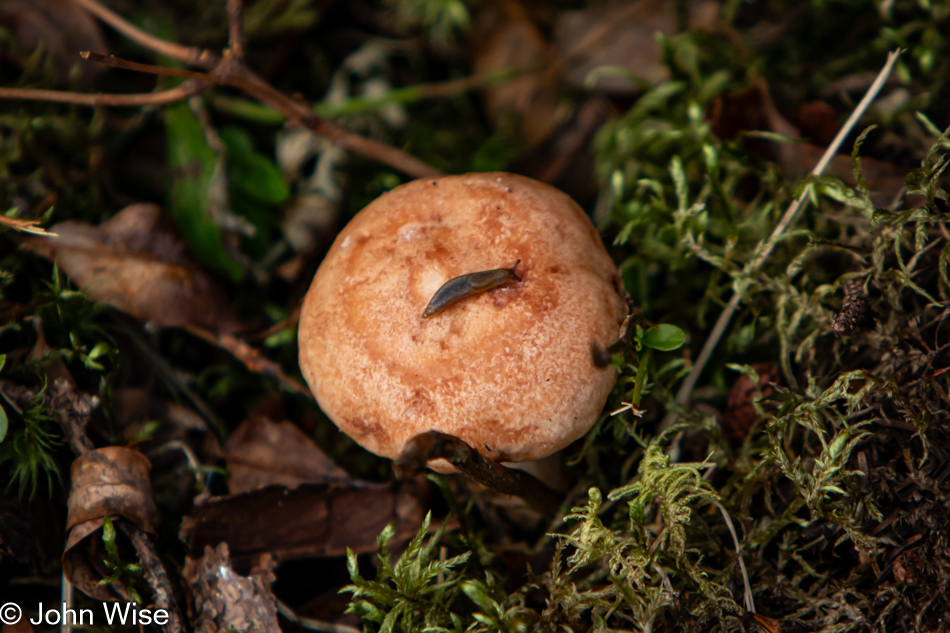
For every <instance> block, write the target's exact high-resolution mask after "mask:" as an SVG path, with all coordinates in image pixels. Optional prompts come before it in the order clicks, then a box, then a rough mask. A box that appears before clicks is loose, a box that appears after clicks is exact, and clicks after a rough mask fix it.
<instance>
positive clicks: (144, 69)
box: [79, 51, 210, 81]
mask: <svg viewBox="0 0 950 633" xmlns="http://www.w3.org/2000/svg"><path fill="white" fill-rule="evenodd" d="M79 56H80V57H82V58H83V59H86V60H89V61H91V62H98V63H100V64H103V65H105V66H111V67H112V68H122V69H123V70H132V71H135V72H138V73H148V74H150V75H165V76H167V77H185V78H186V79H199V80H201V81H210V77H209V76H208V74H207V73H201V72H196V71H194V70H185V69H184V68H169V67H168V66H155V65H153V64H140V63H138V62H132V61H129V60H127V59H122V58H121V57H116V56H115V55H102V54H100V53H93V52H92V51H80V52H79Z"/></svg>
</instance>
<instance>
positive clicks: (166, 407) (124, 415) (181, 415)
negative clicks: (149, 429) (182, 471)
mask: <svg viewBox="0 0 950 633" xmlns="http://www.w3.org/2000/svg"><path fill="white" fill-rule="evenodd" d="M112 406H113V409H114V410H115V426H116V427H117V428H118V429H120V430H122V432H123V436H124V438H125V440H126V441H127V442H132V441H134V440H135V438H136V436H137V435H138V432H139V431H140V430H141V429H142V427H143V426H144V424H145V423H147V422H148V421H150V420H162V421H164V422H168V423H169V424H168V425H163V430H164V427H165V426H168V427H171V428H170V429H169V431H170V432H169V433H168V435H169V436H170V437H169V439H181V438H184V437H185V436H186V434H187V433H188V432H189V431H197V432H200V433H205V432H207V431H208V424H207V423H206V422H205V421H204V418H202V417H201V416H200V415H198V414H197V413H195V412H194V411H192V410H191V409H189V408H188V407H185V406H183V405H180V404H178V403H177V402H172V401H170V400H163V399H161V398H156V397H154V396H153V395H152V394H150V393H149V392H148V391H147V390H146V389H141V388H137V387H126V388H123V389H114V390H113V391H112Z"/></svg>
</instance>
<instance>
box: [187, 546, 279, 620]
mask: <svg viewBox="0 0 950 633" xmlns="http://www.w3.org/2000/svg"><path fill="white" fill-rule="evenodd" d="M182 576H183V577H184V579H185V582H187V583H188V587H189V589H190V590H191V594H192V597H193V599H194V603H195V613H196V618H195V631H196V633H218V632H223V631H231V632H233V633H244V632H245V631H254V633H280V627H279V626H278V625H277V599H276V598H275V597H274V594H273V592H272V591H271V589H270V585H271V583H272V582H274V574H273V573H272V572H270V570H263V571H261V572H260V573H256V574H252V575H250V576H240V575H238V574H236V573H235V572H234V570H233V569H232V568H231V560H230V556H229V554H228V545H227V543H219V544H218V546H217V548H216V549H211V547H205V548H204V556H202V557H201V558H200V559H198V560H193V559H191V558H188V559H186V561H185V568H184V569H183V570H182Z"/></svg>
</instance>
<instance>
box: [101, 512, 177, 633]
mask: <svg viewBox="0 0 950 633" xmlns="http://www.w3.org/2000/svg"><path fill="white" fill-rule="evenodd" d="M116 525H117V526H118V527H119V529H121V530H122V531H123V532H125V535H126V536H128V537H129V540H130V541H132V545H133V546H134V547H135V552H136V553H137V554H138V557H139V562H140V563H142V573H143V575H144V576H145V580H146V582H148V586H149V587H151V589H152V595H153V597H154V598H155V606H156V607H157V608H158V609H164V610H165V612H166V613H168V623H167V624H165V626H164V629H165V631H167V632H168V633H181V632H182V631H184V628H183V627H182V617H181V612H180V611H179V610H178V604H177V603H176V602H175V596H174V592H173V591H172V584H171V581H169V580H168V574H166V573H165V567H164V566H163V565H162V559H161V558H159V557H158V553H157V552H156V551H155V546H154V545H152V542H151V541H150V540H149V539H148V535H146V534H145V532H143V531H142V530H140V529H139V528H138V527H137V526H135V525H133V524H131V523H129V522H127V521H116Z"/></svg>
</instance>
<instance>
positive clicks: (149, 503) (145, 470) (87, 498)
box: [63, 446, 158, 600]
mask: <svg viewBox="0 0 950 633" xmlns="http://www.w3.org/2000/svg"><path fill="white" fill-rule="evenodd" d="M150 468H151V466H150V464H149V461H148V459H147V458H146V457H145V456H144V455H142V453H140V452H138V451H136V450H132V449H129V448H125V447H122V446H107V447H104V448H99V449H95V450H91V451H88V452H86V453H85V454H83V455H81V456H80V457H78V458H76V460H75V461H74V462H73V465H72V467H71V468H70V477H71V479H72V485H71V487H70V491H69V501H68V506H69V516H68V517H67V519H66V531H67V538H66V548H65V551H64V552H63V571H64V573H65V574H66V577H67V578H68V579H69V581H70V583H72V585H73V586H74V587H76V588H77V589H79V590H80V591H82V592H83V593H85V594H86V595H88V596H91V597H93V598H97V599H99V600H115V599H116V598H115V595H114V593H113V592H112V590H111V589H110V588H109V587H104V586H99V581H100V580H101V579H102V578H104V577H106V576H108V575H109V574H108V571H107V570H106V569H104V567H103V565H102V559H103V558H104V556H103V554H102V551H101V549H102V539H101V538H100V536H101V534H100V530H101V529H102V525H103V517H106V516H108V517H110V518H111V519H113V520H123V519H124V520H128V521H131V522H132V523H133V524H135V525H136V526H137V527H138V528H139V529H141V530H143V531H144V532H148V533H149V534H156V533H157V532H156V530H155V524H156V522H157V518H158V508H157V507H156V505H155V501H154V499H153V497H152V486H151V483H150V482H149V470H150ZM90 537H92V538H90Z"/></svg>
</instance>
